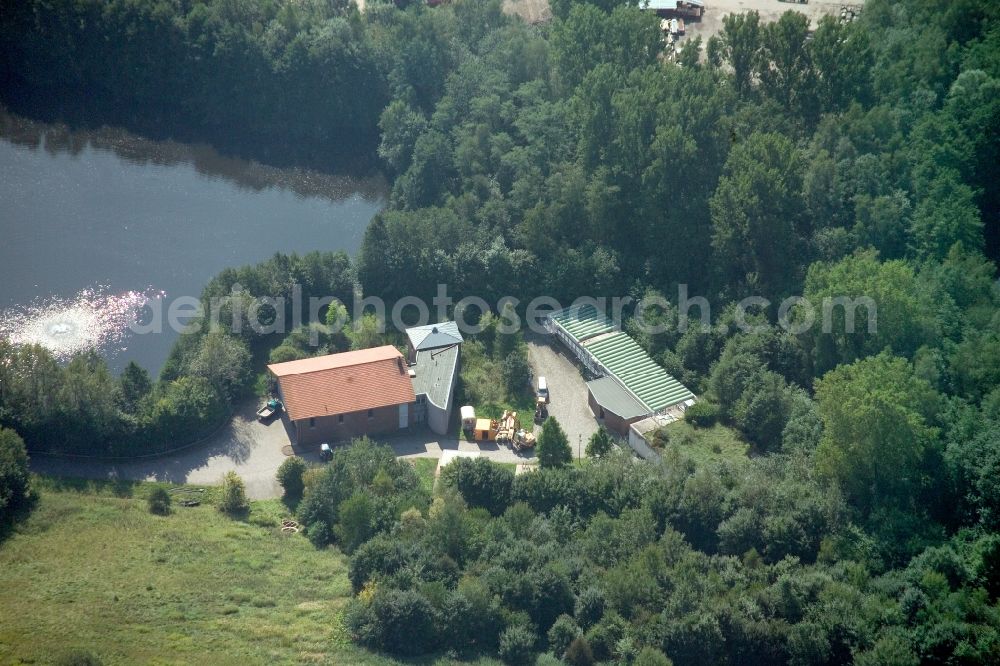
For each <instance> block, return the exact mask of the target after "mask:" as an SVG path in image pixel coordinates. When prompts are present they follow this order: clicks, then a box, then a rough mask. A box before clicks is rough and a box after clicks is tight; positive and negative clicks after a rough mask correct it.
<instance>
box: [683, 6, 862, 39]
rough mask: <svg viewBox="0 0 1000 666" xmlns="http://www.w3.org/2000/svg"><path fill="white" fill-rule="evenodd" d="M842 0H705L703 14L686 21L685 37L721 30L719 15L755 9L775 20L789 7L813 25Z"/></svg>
mask: <svg viewBox="0 0 1000 666" xmlns="http://www.w3.org/2000/svg"><path fill="white" fill-rule="evenodd" d="M842 4H844V3H841V2H828V1H824V0H809V3H808V4H804V5H802V4H798V3H793V2H778V0H705V14H704V15H703V16H702V17H701V21H698V22H695V21H690V22H688V23H687V27H688V30H687V35H686V38H687V39H690V38H693V37H697V36H699V35H700V36H701V40H702V42H705V41H707V40H708V38H709V37H711V36H712V35H714V34H716V33H718V32H719V31H721V30H722V19H723V17H724V16H727V15H729V14H739V13H741V12H749V11H752V10H757V13H759V14H760V19H761V21H762V22H764V23H771V22H772V21H777V20H778V19H779V18H780V17H781V15H782V14H784V13H785V12H786V11H788V10H790V9H791V10H793V11H796V12H799V13H800V14H805V15H806V16H808V17H809V23H810V27H812V28H815V27H816V24H817V23H819V20H820V19H821V18H823V17H824V16H827V15H831V16H832V15H835V14H838V13H839V12H840V7H841V5H842Z"/></svg>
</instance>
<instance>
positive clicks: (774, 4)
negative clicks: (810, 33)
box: [362, 0, 857, 41]
mask: <svg viewBox="0 0 1000 666" xmlns="http://www.w3.org/2000/svg"><path fill="white" fill-rule="evenodd" d="M362 1H363V0H362ZM852 2H853V3H857V0H852ZM842 4H843V3H841V2H830V1H829V0H809V2H808V3H807V4H799V3H794V2H778V0H705V14H704V16H702V18H701V21H699V22H695V21H691V22H689V23H688V31H687V35H688V36H689V37H694V36H698V35H701V38H702V41H705V40H707V39H708V38H709V37H711V36H712V35H714V34H716V33H717V32H719V31H720V30H722V18H723V17H724V16H726V15H727V14H733V13H740V12H747V11H751V10H757V12H758V13H759V14H760V18H761V20H762V21H764V22H765V23H770V22H771V21H777V20H778V17H780V16H781V15H782V14H784V13H785V12H786V11H788V10H789V9H791V10H794V11H797V12H800V13H802V14H805V15H806V16H808V17H809V21H810V23H811V25H812V27H813V28H815V27H816V24H817V23H818V22H819V20H820V19H821V18H822V17H823V16H826V15H828V14H829V15H834V14H837V13H838V12H839V11H840V7H841V5H842ZM503 10H504V11H505V12H506V13H508V14H517V15H518V16H520V17H521V18H523V19H524V20H525V22H526V23H540V22H543V21H548V20H551V19H552V11H551V10H550V9H549V2H548V0H504V3H503Z"/></svg>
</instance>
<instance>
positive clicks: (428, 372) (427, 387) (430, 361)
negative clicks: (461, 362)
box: [413, 344, 458, 409]
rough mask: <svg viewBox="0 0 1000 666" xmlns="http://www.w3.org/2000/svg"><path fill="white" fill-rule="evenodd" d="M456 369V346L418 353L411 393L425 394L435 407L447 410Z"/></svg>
mask: <svg viewBox="0 0 1000 666" xmlns="http://www.w3.org/2000/svg"><path fill="white" fill-rule="evenodd" d="M457 368H458V345H457V344H454V345H452V346H451V347H446V348H444V349H435V350H433V351H431V350H427V351H418V352H417V359H416V363H415V366H414V367H413V370H414V372H416V376H414V377H413V392H414V393H415V394H418V395H419V394H421V393H423V394H425V395H426V396H427V399H428V400H430V401H431V402H432V403H433V404H434V405H435V406H437V407H440V408H441V409H447V408H448V405H449V404H450V403H451V398H452V391H451V387H452V381H453V379H454V376H455V370H456V369H457Z"/></svg>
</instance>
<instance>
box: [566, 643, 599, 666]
mask: <svg viewBox="0 0 1000 666" xmlns="http://www.w3.org/2000/svg"><path fill="white" fill-rule="evenodd" d="M565 662H566V663H567V664H571V665H572V666H590V665H591V664H593V663H594V653H593V651H592V650H591V649H590V643H588V642H587V639H586V638H585V637H583V636H577V637H576V638H574V639H573V642H572V643H570V644H569V648H568V649H567V650H566V657H565Z"/></svg>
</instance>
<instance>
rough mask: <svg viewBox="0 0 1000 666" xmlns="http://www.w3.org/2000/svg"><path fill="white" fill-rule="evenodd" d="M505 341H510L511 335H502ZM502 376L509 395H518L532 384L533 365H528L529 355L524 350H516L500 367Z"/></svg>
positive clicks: (508, 355)
mask: <svg viewBox="0 0 1000 666" xmlns="http://www.w3.org/2000/svg"><path fill="white" fill-rule="evenodd" d="M501 337H503V338H504V339H510V338H511V337H512V336H510V335H501ZM500 374H501V375H502V376H503V383H504V386H505V387H506V388H507V393H508V395H516V394H517V393H520V392H521V391H523V390H524V389H525V387H527V386H529V385H530V384H531V365H530V364H529V363H528V355H527V354H526V353H525V351H524V350H523V349H516V350H514V351H512V352H510V353H509V354H507V356H506V357H505V358H504V359H503V362H502V363H501V365H500Z"/></svg>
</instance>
